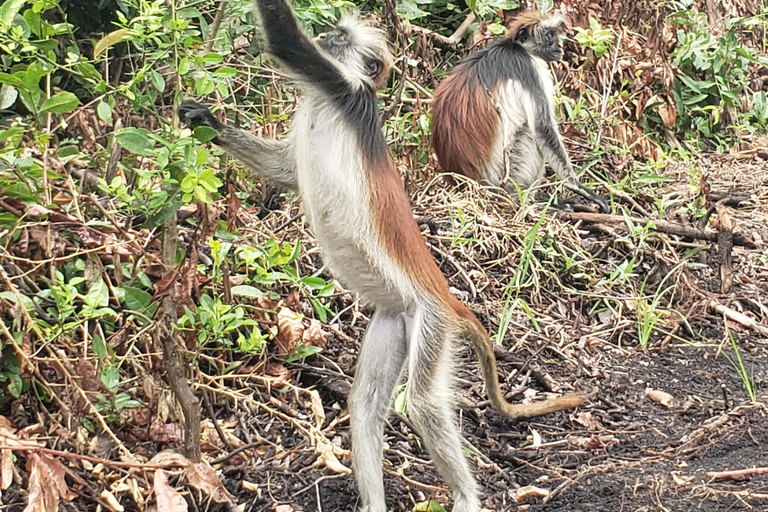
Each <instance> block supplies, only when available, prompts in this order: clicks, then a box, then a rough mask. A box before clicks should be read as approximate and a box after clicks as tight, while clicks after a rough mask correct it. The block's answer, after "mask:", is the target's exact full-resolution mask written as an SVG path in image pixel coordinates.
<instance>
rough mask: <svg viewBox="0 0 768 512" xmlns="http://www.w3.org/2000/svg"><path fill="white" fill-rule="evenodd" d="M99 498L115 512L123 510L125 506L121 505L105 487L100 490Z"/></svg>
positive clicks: (122, 511)
mask: <svg viewBox="0 0 768 512" xmlns="http://www.w3.org/2000/svg"><path fill="white" fill-rule="evenodd" d="M100 497H101V499H103V500H104V501H106V502H107V505H109V508H111V509H112V510H114V511H115V512H124V511H125V507H123V506H122V505H121V504H120V502H119V501H117V498H115V495H114V494H112V493H111V492H109V491H108V490H107V489H104V490H103V491H101V495H100Z"/></svg>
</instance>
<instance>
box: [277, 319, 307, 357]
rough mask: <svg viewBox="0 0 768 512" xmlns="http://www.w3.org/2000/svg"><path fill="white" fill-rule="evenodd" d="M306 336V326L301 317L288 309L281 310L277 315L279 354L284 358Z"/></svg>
mask: <svg viewBox="0 0 768 512" xmlns="http://www.w3.org/2000/svg"><path fill="white" fill-rule="evenodd" d="M303 335H304V324H303V323H301V316H300V315H298V314H297V313H294V312H293V311H291V310H290V309H288V308H280V311H278V313H277V336H275V345H276V347H277V354H278V355H281V356H284V355H285V354H290V353H291V352H293V350H294V349H295V348H296V345H298V344H299V342H300V341H301V338H302V336H303Z"/></svg>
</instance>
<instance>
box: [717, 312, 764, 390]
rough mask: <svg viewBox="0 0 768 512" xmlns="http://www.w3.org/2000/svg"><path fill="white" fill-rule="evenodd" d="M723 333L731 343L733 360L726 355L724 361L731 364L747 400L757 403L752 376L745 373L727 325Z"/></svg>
mask: <svg viewBox="0 0 768 512" xmlns="http://www.w3.org/2000/svg"><path fill="white" fill-rule="evenodd" d="M725 333H726V335H727V336H728V339H729V340H730V341H731V347H732V348H733V355H734V358H735V360H734V359H732V358H731V357H729V356H728V354H724V355H725V357H726V359H728V362H729V363H731V365H732V366H733V367H734V369H735V370H736V372H737V373H738V374H739V377H740V378H741V382H742V383H743V384H744V390H745V391H746V392H747V396H749V400H750V401H751V402H753V403H755V402H757V392H756V391H755V384H754V382H755V380H754V377H753V375H752V374H750V373H749V372H747V368H746V366H745V365H744V361H743V360H742V359H741V352H740V351H739V345H738V344H737V343H736V340H735V339H734V338H733V333H732V332H731V330H730V329H729V328H728V324H726V325H725Z"/></svg>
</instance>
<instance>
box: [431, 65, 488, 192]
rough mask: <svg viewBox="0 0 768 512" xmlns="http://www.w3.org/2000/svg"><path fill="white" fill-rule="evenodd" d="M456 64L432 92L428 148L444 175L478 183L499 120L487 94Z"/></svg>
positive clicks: (468, 71) (481, 176) (469, 71)
mask: <svg viewBox="0 0 768 512" xmlns="http://www.w3.org/2000/svg"><path fill="white" fill-rule="evenodd" d="M472 72H473V70H472V68H470V67H468V66H462V65H461V64H459V65H458V66H457V67H456V68H455V69H454V71H453V73H451V75H450V76H449V77H448V78H446V79H445V80H443V81H442V82H441V83H440V85H438V86H437V89H436V90H435V96H434V100H433V101H432V144H433V146H434V148H435V154H436V155H437V161H438V162H439V163H440V167H441V168H442V170H443V171H444V172H455V173H459V174H463V175H465V176H468V177H469V178H472V179H474V180H476V181H482V180H483V178H484V175H485V171H486V168H485V166H486V165H487V164H488V162H489V161H490V159H491V151H492V150H493V144H494V143H495V142H496V138H497V135H496V134H497V131H498V129H499V124H500V119H499V115H498V113H497V112H496V109H495V108H494V106H493V103H492V102H491V99H490V97H489V96H488V92H487V91H486V90H485V89H484V88H483V86H482V85H481V84H480V83H479V82H478V81H477V80H476V79H474V78H473V77H472V76H471V73H472Z"/></svg>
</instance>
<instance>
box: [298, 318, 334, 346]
mask: <svg viewBox="0 0 768 512" xmlns="http://www.w3.org/2000/svg"><path fill="white" fill-rule="evenodd" d="M302 341H303V343H304V344H305V345H314V346H316V347H320V348H322V349H323V350H325V347H326V345H328V333H327V332H325V331H324V330H323V324H322V322H320V320H316V319H314V318H313V319H311V320H310V321H309V327H307V328H306V329H305V330H304V335H303V336H302Z"/></svg>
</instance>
